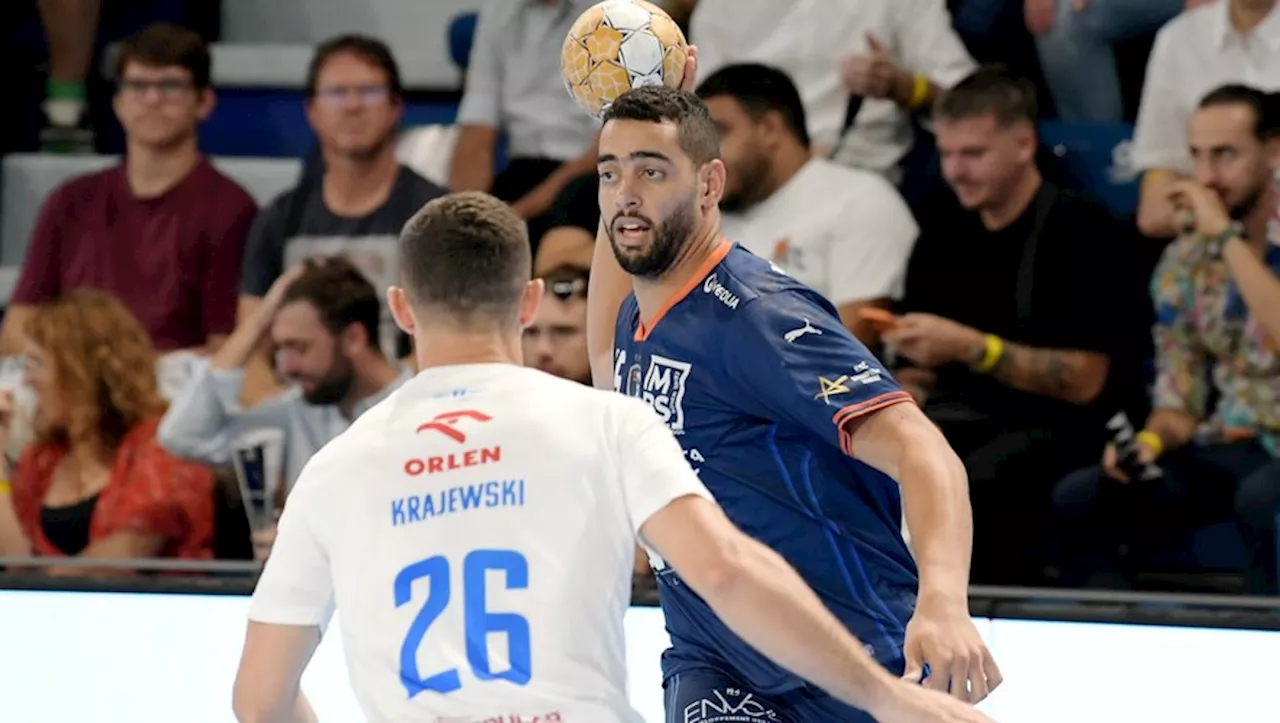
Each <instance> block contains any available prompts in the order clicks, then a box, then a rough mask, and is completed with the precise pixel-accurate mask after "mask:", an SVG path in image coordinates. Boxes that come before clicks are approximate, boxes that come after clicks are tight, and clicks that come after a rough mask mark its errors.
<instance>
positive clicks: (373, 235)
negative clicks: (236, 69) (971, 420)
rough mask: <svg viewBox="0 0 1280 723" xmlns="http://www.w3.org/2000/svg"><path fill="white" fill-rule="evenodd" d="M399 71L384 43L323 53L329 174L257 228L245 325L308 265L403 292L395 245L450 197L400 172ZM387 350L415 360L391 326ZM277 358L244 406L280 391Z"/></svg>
mask: <svg viewBox="0 0 1280 723" xmlns="http://www.w3.org/2000/svg"><path fill="white" fill-rule="evenodd" d="M403 95H404V90H403V87H402V86H401V83H400V70H399V67H398V66H397V65H396V61H395V58H394V57H392V55H391V51H390V49H388V48H387V46H386V44H385V43H383V42H382V41H380V40H377V39H375V38H370V37H364V36H359V35H345V36H340V37H337V38H333V39H331V40H329V41H326V42H325V43H323V44H321V45H320V47H318V48H317V49H316V53H315V56H314V57H313V59H312V61H311V67H310V69H309V70H308V73H307V108H306V110H307V120H308V122H309V123H310V124H311V128H312V129H313V130H314V131H315V134H316V139H317V141H318V143H319V146H320V155H321V158H322V161H323V163H322V165H321V167H320V168H319V169H317V171H316V172H314V173H304V175H303V178H302V179H301V181H300V182H299V184H298V186H297V187H296V188H294V189H292V190H290V191H288V192H287V193H285V194H283V195H281V196H280V197H279V198H277V199H276V200H275V201H274V202H273V203H272V204H271V205H270V206H269V207H267V208H266V209H265V210H264V211H263V212H262V214H261V215H260V216H259V217H258V219H257V221H256V222H255V223H254V226H253V230H252V232H251V233H250V234H249V242H248V245H247V248H246V250H245V256H244V278H243V281H242V285H241V296H240V312H239V323H241V324H247V323H251V322H252V321H253V320H254V317H255V313H256V312H257V311H258V310H259V307H260V306H261V304H262V299H263V297H265V296H266V294H267V291H268V290H270V289H271V286H272V284H274V283H275V281H276V279H278V278H280V275H281V274H283V273H284V272H285V271H286V270H287V269H290V268H293V267H295V266H297V265H299V264H301V263H302V262H303V261H305V260H306V259H310V258H316V257H320V256H345V257H346V258H347V259H348V260H350V261H351V262H352V263H353V264H355V266H356V267H357V268H359V269H360V270H361V271H362V272H363V273H364V274H365V276H366V277H368V279H369V281H370V282H371V283H372V284H373V285H374V288H376V289H378V290H379V293H382V292H383V291H384V290H385V289H387V287H389V286H390V285H391V284H393V283H396V281H397V279H396V278H395V270H396V268H397V252H396V237H397V235H398V234H399V233H400V228H401V227H402V226H403V225H404V223H405V222H406V221H408V220H409V218H410V217H412V216H413V214H414V213H416V212H417V211H418V209H420V208H422V206H423V205H425V204H426V202H427V201H429V200H431V199H433V198H435V197H437V196H440V195H442V194H443V193H444V189H442V188H440V187H439V186H436V185H435V184H433V183H431V182H430V181H428V180H426V179H425V178H423V177H421V176H419V175H418V174H416V173H414V172H413V171H411V170H410V169H408V168H407V167H405V166H402V165H400V163H399V162H398V161H397V160H396V157H395V145H396V143H395V142H396V138H397V134H398V127H399V125H400V118H401V115H402V114H403V111H404V97H403ZM378 341H379V344H380V346H381V347H382V349H383V351H384V352H385V353H387V354H388V355H392V356H394V357H403V356H405V354H407V352H408V350H407V348H404V347H405V346H406V345H405V344H403V343H402V342H403V341H404V340H402V339H401V337H400V335H399V334H397V332H396V330H395V328H394V326H393V325H392V324H391V323H390V321H386V322H385V323H384V324H383V326H382V328H381V329H380V330H379V340H378ZM269 360H270V357H269V355H268V354H267V353H266V350H263V353H260V354H258V355H255V357H254V358H253V360H252V361H250V362H249V364H248V366H247V367H246V372H247V375H246V379H245V384H244V388H243V397H242V401H244V402H246V403H255V402H258V401H262V400H264V399H266V398H269V397H271V396H274V395H275V394H276V393H277V392H279V391H280V389H279V387H277V386H276V385H275V382H274V380H273V378H272V375H271V373H270V363H269Z"/></svg>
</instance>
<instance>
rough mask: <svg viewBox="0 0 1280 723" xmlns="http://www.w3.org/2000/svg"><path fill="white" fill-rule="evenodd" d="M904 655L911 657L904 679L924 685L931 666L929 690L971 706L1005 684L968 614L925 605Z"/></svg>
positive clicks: (918, 611)
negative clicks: (948, 695)
mask: <svg viewBox="0 0 1280 723" xmlns="http://www.w3.org/2000/svg"><path fill="white" fill-rule="evenodd" d="M903 652H904V653H905V655H906V658H907V666H906V672H905V673H903V676H902V677H903V679H904V680H906V681H907V682H920V681H921V678H923V676H924V666H925V664H928V666H929V677H928V678H924V680H923V683H924V686H925V687H926V688H930V689H933V690H936V691H939V692H942V693H947V692H950V693H951V695H952V697H954V698H956V699H957V700H961V701H965V702H967V703H978V702H980V701H981V700H983V699H984V698H986V697H987V696H988V695H989V694H990V693H991V691H993V690H995V689H996V687H997V686H999V685H1000V683H1001V682H1003V680H1004V678H1003V677H1002V676H1001V675H1000V668H999V667H997V666H996V661H995V659H994V658H993V657H992V656H991V651H990V650H988V649H987V645H986V643H984V642H982V636H980V635H978V629H977V627H975V626H974V624H973V620H972V619H971V618H970V617H969V614H968V611H967V610H964V609H961V608H959V607H958V608H956V609H955V610H945V609H941V608H936V607H935V608H931V607H928V606H924V605H921V606H920V607H918V608H916V614H915V615H914V616H912V618H911V622H909V623H907V637H906V643H905V644H904V646H903Z"/></svg>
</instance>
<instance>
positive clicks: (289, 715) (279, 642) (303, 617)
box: [232, 458, 334, 723]
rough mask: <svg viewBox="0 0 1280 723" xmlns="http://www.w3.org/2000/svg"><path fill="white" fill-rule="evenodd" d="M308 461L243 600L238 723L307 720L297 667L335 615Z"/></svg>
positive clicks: (309, 712)
mask: <svg viewBox="0 0 1280 723" xmlns="http://www.w3.org/2000/svg"><path fill="white" fill-rule="evenodd" d="M317 459H318V458H312V460H311V463H310V464H309V465H308V466H307V468H304V469H303V472H302V474H301V475H300V476H299V478H298V483H297V485H295V487H294V489H293V491H292V492H291V493H290V495H289V501H288V502H287V503H286V504H285V507H284V513H283V514H282V515H281V517H280V525H279V532H278V534H277V536H276V542H275V545H274V546H273V547H272V549H271V557H270V558H268V559H267V565H266V568H265V569H264V570H263V572H262V576H261V577H260V578H259V579H258V585H257V587H256V588H255V589H254V592H253V600H252V602H251V603H250V605H249V628H248V631H247V632H246V633H245V641H244V652H243V653H242V655H241V657H240V668H239V670H238V671H237V672H236V682H235V690H234V693H233V702H232V707H233V709H234V711H235V714H236V719H237V720H238V721H240V723H311V722H312V721H315V719H316V717H315V714H314V713H313V712H312V710H311V707H310V705H308V703H307V700H306V698H305V697H304V696H303V695H302V690H301V688H300V684H301V680H302V672H303V670H304V669H305V668H306V667H307V663H308V662H310V660H311V656H312V655H313V654H314V653H315V649H316V646H317V645H319V643H320V637H321V635H322V633H323V631H324V628H325V626H327V625H328V623H329V619H330V618H331V617H332V615H333V610H334V599H333V583H332V577H331V573H330V571H329V563H328V556H327V555H326V554H325V551H324V548H323V546H322V545H321V542H320V539H319V537H318V536H317V535H316V534H315V529H316V527H315V526H316V524H317V521H316V520H315V519H312V518H313V517H314V512H313V511H314V510H315V509H316V508H317V505H316V502H317V495H316V494H315V485H314V484H312V483H311V478H313V477H314V473H315V470H314V466H315V463H316V460H317Z"/></svg>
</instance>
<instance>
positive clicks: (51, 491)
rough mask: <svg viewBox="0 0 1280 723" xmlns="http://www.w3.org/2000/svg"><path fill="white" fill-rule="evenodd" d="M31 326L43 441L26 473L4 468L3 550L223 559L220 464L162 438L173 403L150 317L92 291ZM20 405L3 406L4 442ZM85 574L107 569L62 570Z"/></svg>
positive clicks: (27, 460)
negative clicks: (216, 498) (218, 528)
mask: <svg viewBox="0 0 1280 723" xmlns="http://www.w3.org/2000/svg"><path fill="white" fill-rule="evenodd" d="M24 332H25V338H24V341H23V350H24V353H25V355H26V357H27V379H26V381H27V384H29V385H30V386H31V387H32V388H33V390H34V391H35V392H36V394H37V395H38V396H39V400H40V401H39V404H38V406H37V410H36V414H35V420H34V426H35V435H36V439H35V441H34V442H33V443H32V444H31V445H29V446H28V447H27V448H26V450H25V451H24V452H23V453H22V457H21V458H20V460H19V461H18V464H17V468H16V470H14V471H15V475H14V476H12V477H10V475H9V474H8V470H7V469H6V470H4V472H3V475H2V476H0V479H3V480H4V481H3V482H0V496H9V495H11V497H10V498H9V499H6V500H4V501H3V503H0V556H28V555H35V556H55V557H64V556H65V557H80V558H147V557H179V558H207V557H211V556H212V547H211V545H212V539H213V484H214V479H213V472H212V471H211V470H209V469H208V468H207V467H204V466H202V465H199V464H194V463H191V462H184V461H182V460H180V459H178V458H176V457H174V456H173V455H171V454H169V453H168V452H166V451H164V449H162V448H161V447H160V445H159V443H157V441H156V426H157V424H158V423H159V420H160V417H161V415H162V414H163V413H164V410H165V403H164V400H163V398H161V396H160V393H159V390H158V389H157V383H156V375H155V367H156V359H155V350H154V348H153V347H152V346H151V342H150V340H149V339H148V338H147V334H146V332H145V331H144V330H143V329H142V327H141V326H140V325H139V324H138V321H137V320H136V319H134V318H133V315H132V314H130V313H129V311H128V310H127V309H126V308H125V307H124V305H123V304H121V303H120V302H119V301H117V300H116V299H115V298H113V297H112V296H110V295H108V294H106V293H103V292H100V291H93V290H89V289H81V290H78V291H73V292H71V293H70V294H68V295H66V296H65V297H63V298H62V299H60V300H58V301H55V302H53V303H51V304H48V305H44V306H41V307H40V308H39V309H37V310H36V311H35V312H34V313H33V314H32V315H31V316H29V317H28V318H27V323H26V325H25V327H24ZM11 401H12V400H11V398H10V397H9V396H8V395H6V396H5V397H4V400H3V405H0V437H4V438H7V437H8V435H9V433H10V427H11V423H12V421H13V413H12V411H13V410H12V406H11ZM0 444H3V442H0ZM4 466H5V467H7V464H5V465H4ZM9 480H12V482H10V481H9ZM15 524H16V525H17V529H13V526H14V525H15ZM81 570H83V571H85V572H95V573H97V572H101V571H100V570H93V569H92V568H89V567H84V568H82V567H80V566H78V565H74V564H73V565H72V566H71V567H69V568H59V569H56V570H55V572H60V573H66V574H71V573H76V572H79V571H81Z"/></svg>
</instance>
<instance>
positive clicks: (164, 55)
mask: <svg viewBox="0 0 1280 723" xmlns="http://www.w3.org/2000/svg"><path fill="white" fill-rule="evenodd" d="M130 63H138V64H140V65H149V66H151V67H153V68H170V67H177V68H182V69H184V70H186V71H187V72H188V73H190V74H191V84H192V85H194V86H195V87H196V89H197V90H204V89H206V88H208V87H209V84H210V72H211V71H210V68H211V67H212V65H213V63H212V61H211V60H210V59H209V46H207V45H205V42H204V39H203V38H201V37H200V35H199V34H198V33H196V32H194V31H191V30H188V29H186V28H183V27H179V26H177V25H174V24H172V23H153V24H151V25H148V26H147V27H145V28H143V29H142V30H139V31H138V32H137V33H135V34H133V35H132V36H130V37H129V38H126V39H125V40H123V41H122V42H121V43H120V49H119V53H118V54H117V55H116V81H117V82H119V81H121V80H124V71H125V69H126V68H128V67H129V64H130Z"/></svg>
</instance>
